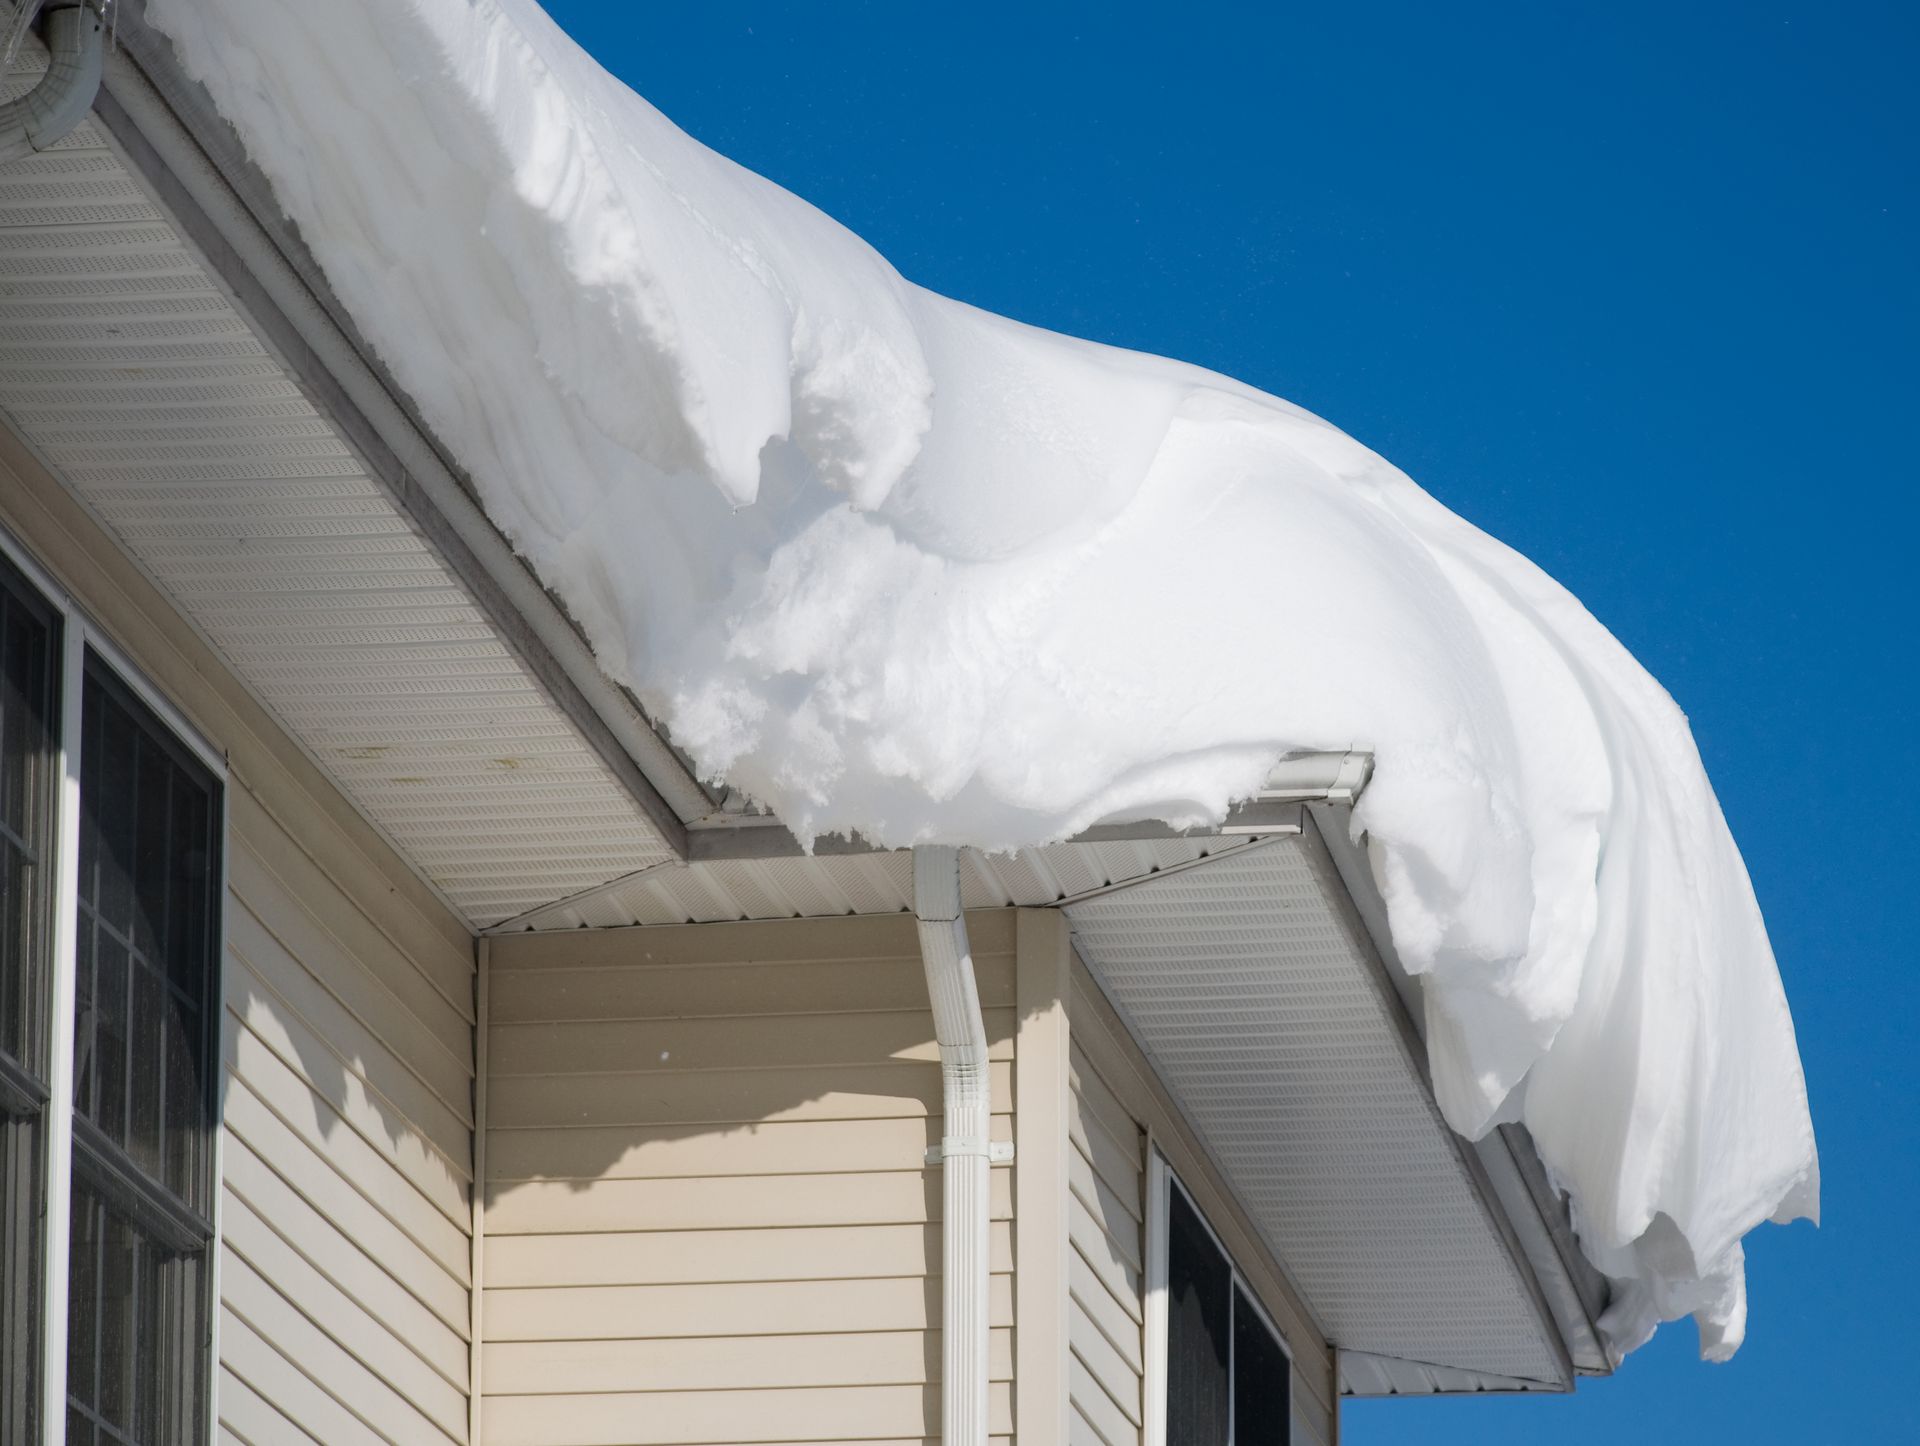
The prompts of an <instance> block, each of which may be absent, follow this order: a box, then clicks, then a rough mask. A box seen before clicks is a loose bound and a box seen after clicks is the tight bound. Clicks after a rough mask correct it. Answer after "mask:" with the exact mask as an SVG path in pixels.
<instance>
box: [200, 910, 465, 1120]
mask: <svg viewBox="0 0 1920 1446" xmlns="http://www.w3.org/2000/svg"><path fill="white" fill-rule="evenodd" d="M227 946H228V948H229V949H230V950H231V951H232V952H233V953H234V954H236V955H238V956H239V958H240V959H241V960H242V961H243V962H244V964H245V966H246V968H247V969H249V970H250V971H251V972H252V973H253V975H254V976H256V977H257V978H258V979H259V980H260V982H261V983H262V984H264V985H265V986H266V987H267V988H268V989H270V990H272V991H273V992H274V993H275V994H276V995H278V996H279V997H280V999H282V1000H283V1001H285V1003H286V1004H287V1006H288V1007H289V1008H291V1009H292V1010H293V1011H294V1012H295V1013H297V1014H298V1015H299V1016H300V1017H301V1018H302V1019H303V1020H305V1021H306V1022H307V1024H308V1025H309V1026H311V1027H312V1029H313V1030H314V1031H315V1033H317V1034H319V1035H320V1036H321V1037H322V1038H324V1039H326V1041H327V1042H328V1043H329V1044H331V1045H332V1046H333V1048H334V1052H335V1053H337V1054H340V1055H342V1056H344V1057H345V1058H346V1059H348V1060H349V1061H352V1062H354V1063H355V1065H356V1066H357V1067H358V1068H360V1069H361V1070H362V1071H363V1072H364V1073H365V1074H366V1077H367V1080H368V1082H369V1083H370V1084H372V1085H373V1086H374V1087H375V1088H376V1089H378V1090H379V1091H380V1093H382V1094H384V1095H385V1096H386V1097H387V1098H388V1099H391V1100H392V1101H394V1103H396V1104H397V1105H399V1106H400V1107H401V1108H402V1109H404V1110H405V1111H406V1112H407V1113H408V1114H409V1115H410V1116H412V1117H413V1118H414V1119H415V1120H417V1121H419V1122H420V1123H421V1124H422V1125H423V1126H428V1127H431V1126H433V1125H434V1124H435V1123H436V1121H437V1120H438V1118H439V1117H440V1116H441V1115H445V1116H446V1117H447V1118H448V1119H449V1120H450V1121H451V1123H450V1124H449V1125H443V1126H442V1127H441V1129H440V1130H439V1131H438V1133H437V1134H436V1139H437V1140H438V1142H439V1143H440V1145H441V1148H443V1149H447V1148H449V1146H448V1144H447V1142H448V1141H449V1140H458V1139H461V1138H464V1137H465V1135H466V1133H467V1132H468V1131H470V1130H471V1129H472V1128H473V1120H472V1110H471V1108H470V1097H471V1093H472V1089H473V1075H472V1072H471V1070H470V1069H469V1067H468V1065H467V1064H466V1062H465V1061H464V1060H462V1059H458V1058H455V1057H454V1056H453V1055H452V1054H450V1053H448V1051H447V1049H446V1048H445V1046H444V1045H443V1044H442V1043H441V1041H440V1039H439V1037H438V1036H436V1035H435V1034H433V1033H432V1032H431V1031H429V1030H428V1029H426V1028H425V1027H424V1026H423V1025H422V1024H421V1023H420V1022H419V1021H418V1020H417V1019H414V1018H413V1017H412V1016H411V1015H409V1014H407V1013H406V1012H405V1011H404V1010H403V1009H401V1008H400V1007H399V1004H398V1001H397V1000H393V999H391V997H390V996H389V997H388V998H387V999H384V1000H383V999H381V998H380V997H379V996H378V995H377V994H375V993H374V991H373V990H371V989H361V990H355V989H354V987H353V986H354V985H355V984H356V983H359V982H363V981H362V980H357V979H356V977H355V973H356V971H350V970H348V969H345V968H340V967H328V966H327V964H326V963H325V962H324V961H323V962H321V963H319V964H318V965H316V964H315V963H314V962H311V961H302V960H299V959H296V958H295V957H294V956H293V955H292V954H290V953H288V952H287V948H286V945H285V944H283V943H282V942H281V941H280V939H279V938H278V936H276V935H275V934H274V932H273V930H272V929H271V928H270V927H269V926H268V925H267V924H265V923H263V922H262V921H261V920H260V919H258V918H256V917H255V916H254V913H253V911H252V910H251V909H249V908H246V907H245V906H244V905H242V906H240V907H236V908H233V909H231V910H230V911H229V912H228V914H227ZM227 988H228V993H229V994H231V992H232V989H233V982H232V980H231V979H230V980H229V982H228V986H227ZM355 993H359V994H361V995H362V997H361V998H360V999H358V1000H356V1001H354V1002H353V1003H349V1002H348V1000H349V996H351V995H353V994H355ZM356 1005H357V1007H356ZM461 1149H462V1150H463V1149H464V1147H461ZM453 1152H454V1153H459V1152H460V1151H459V1150H456V1151H453Z"/></svg>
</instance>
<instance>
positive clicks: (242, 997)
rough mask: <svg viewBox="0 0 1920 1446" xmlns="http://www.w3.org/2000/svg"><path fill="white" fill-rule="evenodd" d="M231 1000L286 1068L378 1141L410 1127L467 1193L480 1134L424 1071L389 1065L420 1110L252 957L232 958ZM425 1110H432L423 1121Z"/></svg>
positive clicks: (382, 1057)
mask: <svg viewBox="0 0 1920 1446" xmlns="http://www.w3.org/2000/svg"><path fill="white" fill-rule="evenodd" d="M227 976H228V977H227V989H226V995H227V1004H228V1010H229V1012H230V1013H232V1014H233V1016H234V1017H235V1018H236V1019H240V1020H244V1021H245V1022H246V1026H247V1029H248V1031H249V1032H250V1033H251V1034H252V1035H253V1036H254V1037H256V1038H258V1039H259V1040H260V1041H261V1042H262V1043H264V1044H265V1045H266V1046H267V1047H268V1048H269V1049H271V1050H272V1051H273V1052H274V1053H275V1054H277V1055H279V1056H280V1058H281V1060H282V1061H283V1062H284V1063H285V1064H286V1066H287V1067H288V1068H289V1069H291V1070H292V1071H293V1072H294V1073H295V1074H298V1075H299V1076H300V1077H301V1078H302V1079H304V1080H306V1081H307V1083H308V1084H310V1085H312V1086H313V1087H314V1088H316V1089H319V1090H320V1091H321V1092H322V1093H324V1094H325V1095H326V1096H327V1097H328V1098H329V1099H330V1100H333V1101H335V1107H336V1108H337V1109H339V1111H340V1113H341V1114H342V1115H344V1116H346V1117H347V1118H349V1119H351V1120H353V1121H354V1122H355V1124H356V1125H357V1126H358V1127H359V1128H360V1131H361V1133H362V1134H368V1133H369V1132H371V1137H372V1138H373V1139H374V1140H375V1141H376V1142H377V1141H378V1140H379V1139H381V1138H383V1137H391V1136H394V1135H397V1134H402V1133H404V1134H405V1135H406V1137H407V1138H408V1139H410V1140H411V1141H412V1142H413V1143H415V1144H416V1145H419V1146H423V1147H424V1149H423V1151H422V1154H423V1157H424V1158H426V1159H429V1160H432V1161H434V1162H435V1163H436V1164H437V1165H438V1167H439V1170H438V1173H440V1174H442V1175H445V1176H451V1177H452V1178H454V1179H456V1180H457V1181H458V1182H459V1185H460V1190H461V1193H462V1194H464V1193H465V1190H466V1182H467V1180H468V1178H469V1176H470V1174H471V1171H470V1170H469V1169H468V1166H467V1163H466V1162H467V1160H468V1158H469V1157H470V1152H471V1149H472V1144H471V1141H472V1139H473V1135H472V1132H471V1131H470V1130H469V1129H468V1128H467V1126H466V1125H465V1124H464V1123H462V1122H461V1121H460V1120H459V1119H458V1118H457V1117H456V1116H454V1115H453V1114H452V1113H451V1112H450V1111H449V1110H447V1108H446V1107H445V1106H444V1105H442V1104H441V1103H440V1102H439V1101H438V1100H437V1099H436V1098H435V1097H434V1096H433V1094H432V1092H431V1091H429V1090H428V1089H427V1088H426V1087H425V1086H424V1085H423V1084H421V1083H420V1082H419V1080H418V1079H417V1077H413V1076H408V1075H406V1074H405V1072H404V1071H400V1070H397V1069H392V1068H389V1069H388V1070H386V1071H385V1073H386V1074H387V1075H388V1081H387V1082H388V1083H390V1084H397V1085H400V1086H401V1087H402V1088H404V1089H405V1090H406V1091H407V1092H408V1093H409V1094H411V1095H412V1096H413V1099H412V1101H411V1103H412V1104H414V1105H415V1106H418V1107H420V1108H419V1109H408V1108H406V1107H404V1106H402V1105H401V1104H399V1103H396V1102H395V1101H394V1100H393V1098H392V1097H391V1096H389V1095H387V1094H386V1093H385V1092H383V1091H382V1090H380V1089H379V1088H378V1087H377V1086H375V1085H374V1083H373V1082H372V1080H371V1079H370V1078H369V1071H368V1069H367V1067H366V1060H365V1058H364V1057H361V1058H352V1059H350V1058H348V1057H347V1056H346V1055H344V1054H343V1053H342V1052H341V1049H340V1048H339V1047H337V1046H336V1044H335V1039H336V1038H337V1037H336V1036H331V1035H330V1034H329V1033H326V1032H323V1031H322V1030H320V1029H317V1028H316V1027H315V1025H314V1024H313V1023H312V1022H311V1021H310V1020H309V1019H308V1018H307V1017H306V1016H304V1015H303V1014H302V1013H301V1012H300V1011H298V1010H296V1009H294V1008H292V1007H291V1006H289V1005H288V1004H287V1002H286V1000H285V999H284V998H283V997H282V995H281V994H280V993H279V991H278V990H276V989H274V988H273V987H272V986H271V985H270V984H268V983H267V982H266V981H265V980H262V979H260V978H259V977H258V976H257V975H255V974H254V973H253V971H252V970H251V969H250V968H249V967H248V966H247V964H246V963H245V961H243V960H241V959H239V958H237V957H236V956H235V955H233V954H231V953H229V955H228V956H227ZM373 1049H374V1050H375V1051H376V1052H377V1053H376V1055H375V1058H376V1060H377V1061H378V1062H381V1063H385V1064H387V1065H389V1066H391V1064H392V1057H391V1056H390V1055H388V1054H387V1052H386V1049H385V1047H384V1046H381V1045H378V1044H375V1045H373ZM421 1110H424V1111H425V1112H426V1114H427V1120H426V1122H425V1123H424V1124H423V1123H422V1120H421Z"/></svg>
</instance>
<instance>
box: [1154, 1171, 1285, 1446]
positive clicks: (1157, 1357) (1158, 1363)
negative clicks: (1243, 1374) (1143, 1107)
mask: <svg viewBox="0 0 1920 1446" xmlns="http://www.w3.org/2000/svg"><path fill="white" fill-rule="evenodd" d="M1175 1190H1178V1191H1179V1192H1180V1193H1181V1195H1183V1196H1185V1197H1186V1202H1187V1204H1188V1206H1189V1207H1190V1208H1191V1209H1192V1210H1193V1213H1194V1215H1195V1217H1196V1218H1198V1220H1199V1221H1200V1224H1201V1226H1202V1227H1203V1228H1204V1229H1205V1230H1206V1232H1207V1235H1208V1238H1210V1239H1211V1240H1212V1241H1213V1243H1214V1245H1215V1247H1216V1248H1217V1249H1218V1250H1219V1251H1220V1255H1221V1258H1222V1259H1224V1260H1225V1261H1226V1262H1227V1270H1228V1273H1229V1283H1228V1289H1229V1295H1228V1299H1229V1300H1245V1301H1246V1302H1247V1303H1248V1304H1249V1305H1251V1306H1252V1307H1253V1309H1254V1311H1255V1313H1256V1314H1257V1315H1258V1316H1259V1317H1260V1321H1261V1323H1262V1324H1263V1325H1265V1326H1266V1328H1267V1331H1268V1333H1269V1334H1271V1335H1272V1336H1273V1338H1274V1340H1275V1341H1277V1342H1278V1343H1279V1345H1280V1353H1281V1354H1282V1355H1283V1356H1285V1357H1286V1359H1287V1377H1288V1379H1287V1404H1288V1416H1287V1436H1288V1439H1289V1441H1291V1440H1292V1439H1293V1436H1294V1421H1293V1414H1292V1405H1293V1376H1294V1374H1295V1372H1294V1359H1293V1343H1292V1342H1291V1341H1289V1340H1288V1339H1287V1333H1286V1332H1285V1331H1283V1330H1281V1329H1280V1325H1279V1323H1278V1322H1277V1321H1275V1320H1274V1318H1273V1312H1271V1311H1269V1310H1268V1309H1267V1306H1266V1302H1265V1301H1263V1300H1261V1299H1260V1292H1259V1291H1257V1290H1255V1289H1254V1285H1253V1282H1252V1281H1251V1280H1249V1279H1248V1278H1247V1276H1246V1274H1245V1273H1244V1272H1243V1271H1242V1270H1241V1269H1240V1262H1239V1261H1238V1260H1236V1259H1235V1258H1234V1254H1233V1252H1232V1251H1231V1250H1229V1249H1228V1248H1227V1242H1226V1241H1224V1240H1222V1239H1221V1238H1220V1232H1219V1231H1217V1230H1215V1229H1214V1228H1213V1221H1212V1220H1211V1219H1209V1218H1208V1215H1207V1209H1206V1207H1205V1206H1204V1205H1202V1204H1201V1203H1200V1200H1199V1198H1198V1197H1197V1196H1195V1195H1194V1193H1193V1191H1191V1190H1189V1189H1188V1188H1187V1186H1186V1184H1185V1182H1183V1181H1182V1180H1181V1179H1180V1176H1179V1174H1178V1173H1177V1172H1176V1171H1175V1170H1174V1168H1173V1165H1172V1163H1171V1162H1170V1161H1169V1160H1168V1159H1167V1157H1166V1156H1165V1155H1164V1154H1162V1153H1161V1151H1160V1147H1159V1146H1158V1145H1156V1144H1152V1143H1149V1145H1148V1148H1147V1202H1146V1203H1147V1220H1146V1232H1147V1239H1146V1246H1147V1252H1146V1254H1147V1258H1146V1282H1145V1284H1146V1318H1145V1320H1144V1322H1143V1323H1142V1324H1143V1339H1142V1342H1141V1344H1142V1347H1143V1348H1144V1350H1145V1351H1146V1358H1147V1359H1146V1367H1147V1368H1146V1378H1145V1380H1144V1382H1143V1383H1142V1389H1141V1408H1142V1410H1143V1412H1144V1414H1145V1417H1146V1431H1145V1436H1144V1440H1145V1446H1167V1263H1168V1262H1167V1256H1168V1242H1167V1225H1168V1221H1169V1220H1170V1219H1171V1216H1172V1207H1173V1192H1174V1191H1175ZM1227 1361H1228V1365H1227V1400H1228V1402H1229V1406H1228V1412H1227V1421H1228V1426H1227V1433H1228V1438H1229V1439H1228V1446H1233V1442H1232V1439H1231V1438H1232V1433H1233V1426H1232V1421H1233V1411H1232V1405H1231V1403H1232V1400H1233V1387H1234V1379H1233V1377H1234V1360H1233V1356H1232V1354H1231V1353H1229V1355H1228V1357H1227Z"/></svg>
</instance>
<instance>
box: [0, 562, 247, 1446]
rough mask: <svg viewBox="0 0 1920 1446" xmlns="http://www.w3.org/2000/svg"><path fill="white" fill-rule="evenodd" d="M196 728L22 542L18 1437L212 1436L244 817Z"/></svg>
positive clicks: (1, 1103) (5, 1307)
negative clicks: (229, 995)
mask: <svg viewBox="0 0 1920 1446" xmlns="http://www.w3.org/2000/svg"><path fill="white" fill-rule="evenodd" d="M187 739H188V735H187V734H186V733H185V731H184V730H183V729H181V728H179V727H177V726H174V725H171V724H170V723H169V722H168V720H167V718H166V717H165V716H164V709H163V705H160V704H158V703H157V702H155V701H153V700H152V699H151V698H150V696H149V695H148V694H147V693H146V692H145V691H144V689H143V688H142V687H141V685H139V684H138V683H137V682H136V681H134V680H133V675H132V674H131V673H130V672H128V671H127V670H125V669H123V668H121V667H120V666H119V665H118V664H117V663H116V662H115V661H114V659H113V656H112V654H111V650H110V649H109V648H108V646H107V645H106V644H105V643H104V642H103V641H102V640H100V639H98V638H96V637H94V636H93V635H92V634H91V632H90V629H89V628H88V626H87V624H86V622H85V620H84V619H83V618H81V617H79V616H78V615H77V614H75V613H74V612H73V611H72V610H71V608H70V607H66V606H64V605H63V604H62V603H61V602H60V601H58V600H57V594H56V593H55V592H54V590H53V589H51V588H49V587H45V586H38V585H36V584H35V582H34V581H33V580H32V579H31V578H30V577H29V576H28V574H27V572H26V571H25V570H24V569H23V568H22V567H21V566H17V565H15V564H14V563H13V562H11V561H9V560H8V558H7V556H6V554H5V553H4V552H0V1341H4V1342H5V1350H4V1351H0V1446H41V1443H45V1442H51V1441H54V1440H59V1439H62V1438H63V1439H64V1441H65V1442H66V1443H67V1446H185V1443H190V1442H192V1443H197V1442H199V1441H202V1440H204V1439H205V1438H206V1433H207V1423H208V1421H209V1420H210V1419H211V1400H210V1395H211V1372H212V1365H213V1355H212V1340H213V1314H214V1296H213V1279H212V1270H213V1254H214V1241H215V1229H214V1223H213V1212H214V1205H215V1195H216V1191H217V1188H218V1182H219V1168H218V1162H217V1159H216V1144H217V1139H218V1129H217V1120H218V1096H217V1085H218V1073H219V1024H218V1016H219V989H218V984H219V977H218V970H219V952H220V934H221V930H220V912H219V910H220V890H221V886H222V862H221V839H222V835H223V831H224V829H223V817H224V812H223V796H222V786H221V780H220V777H219V770H218V765H217V761H216V760H213V759H211V758H210V757H209V756H207V755H206V754H205V752H204V751H203V750H202V749H201V748H200V747H199V746H198V745H196V744H194V743H192V742H190V741H187ZM50 1284H51V1285H55V1286H57V1287H59V1288H49V1287H50Z"/></svg>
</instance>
